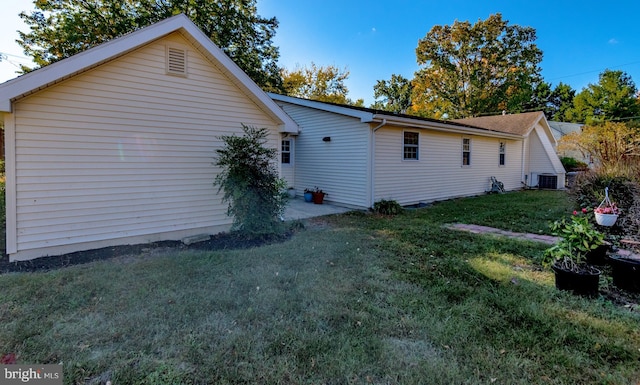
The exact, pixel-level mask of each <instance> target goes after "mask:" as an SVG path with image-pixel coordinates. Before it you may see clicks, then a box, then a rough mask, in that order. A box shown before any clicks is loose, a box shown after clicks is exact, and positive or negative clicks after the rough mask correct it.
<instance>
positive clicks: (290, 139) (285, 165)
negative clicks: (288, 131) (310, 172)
mask: <svg viewBox="0 0 640 385" xmlns="http://www.w3.org/2000/svg"><path fill="white" fill-rule="evenodd" d="M285 140H286V141H288V142H289V163H283V162H282V153H283V152H284V151H282V142H284V141H285ZM294 143H295V142H294V140H293V138H291V137H289V138H282V139H280V165H281V166H282V167H293V161H294V156H293V155H294Z"/></svg>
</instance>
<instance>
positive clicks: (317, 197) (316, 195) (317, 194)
mask: <svg viewBox="0 0 640 385" xmlns="http://www.w3.org/2000/svg"><path fill="white" fill-rule="evenodd" d="M312 195H313V203H315V204H317V205H321V204H322V202H323V201H324V197H325V195H327V193H326V192H324V191H322V190H321V189H319V188H318V187H316V189H315V190H314V191H313V192H312Z"/></svg>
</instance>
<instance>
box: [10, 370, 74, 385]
mask: <svg viewBox="0 0 640 385" xmlns="http://www.w3.org/2000/svg"><path fill="white" fill-rule="evenodd" d="M0 369H1V370H2V372H1V373H0V385H10V384H43V385H62V366H61V365H0Z"/></svg>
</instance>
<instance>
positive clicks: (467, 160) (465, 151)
mask: <svg viewBox="0 0 640 385" xmlns="http://www.w3.org/2000/svg"><path fill="white" fill-rule="evenodd" d="M462 165H463V166H471V139H469V138H463V139H462Z"/></svg>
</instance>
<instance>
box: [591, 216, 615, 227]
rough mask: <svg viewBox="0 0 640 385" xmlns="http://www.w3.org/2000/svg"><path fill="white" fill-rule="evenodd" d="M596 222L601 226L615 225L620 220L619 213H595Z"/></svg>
mask: <svg viewBox="0 0 640 385" xmlns="http://www.w3.org/2000/svg"><path fill="white" fill-rule="evenodd" d="M595 215H596V223H597V224H599V225H600V226H613V225H614V224H615V223H616V221H617V220H618V214H600V213H595Z"/></svg>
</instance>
